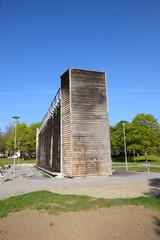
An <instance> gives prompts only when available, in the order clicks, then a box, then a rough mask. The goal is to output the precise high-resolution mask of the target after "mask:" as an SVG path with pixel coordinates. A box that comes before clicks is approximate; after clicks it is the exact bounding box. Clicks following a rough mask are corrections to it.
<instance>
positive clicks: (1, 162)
mask: <svg viewBox="0 0 160 240" xmlns="http://www.w3.org/2000/svg"><path fill="white" fill-rule="evenodd" d="M35 161H36V160H35V159H33V158H32V159H27V160H23V159H22V158H20V159H19V163H20V164H23V163H35ZM13 163H14V158H0V166H5V165H8V164H13ZM16 163H17V164H18V159H16Z"/></svg>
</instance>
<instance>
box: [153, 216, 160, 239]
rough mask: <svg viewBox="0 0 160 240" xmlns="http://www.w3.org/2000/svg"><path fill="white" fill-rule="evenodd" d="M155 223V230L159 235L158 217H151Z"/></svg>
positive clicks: (159, 221)
mask: <svg viewBox="0 0 160 240" xmlns="http://www.w3.org/2000/svg"><path fill="white" fill-rule="evenodd" d="M153 219H154V223H155V226H156V227H155V231H156V233H157V234H158V235H159V236H160V219H159V218H158V217H153Z"/></svg>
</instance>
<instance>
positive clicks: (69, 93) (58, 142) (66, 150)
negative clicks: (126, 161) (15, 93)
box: [37, 69, 112, 177]
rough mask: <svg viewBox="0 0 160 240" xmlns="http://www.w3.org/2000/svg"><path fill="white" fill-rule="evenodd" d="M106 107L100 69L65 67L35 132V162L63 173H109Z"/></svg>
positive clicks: (69, 175) (108, 138)
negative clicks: (58, 88)
mask: <svg viewBox="0 0 160 240" xmlns="http://www.w3.org/2000/svg"><path fill="white" fill-rule="evenodd" d="M57 96H58V97H57ZM56 99H57V100H56ZM107 108H108V106H107V95H106V76H105V73H104V72H96V71H87V70H77V69H69V70H68V71H66V72H65V73H64V74H63V75H62V76H61V88H60V91H59V92H58V94H57V95H56V97H55V99H54V100H53V102H52V104H51V106H50V108H49V111H48V112H47V114H46V116H45V118H44V120H43V122H42V126H41V128H40V129H39V130H38V132H37V165H38V166H40V167H42V168H44V169H46V170H49V171H51V172H60V173H62V175H64V176H67V177H82V176H83V177H86V176H110V175H112V166H111V152H110V136H109V126H108V111H107Z"/></svg>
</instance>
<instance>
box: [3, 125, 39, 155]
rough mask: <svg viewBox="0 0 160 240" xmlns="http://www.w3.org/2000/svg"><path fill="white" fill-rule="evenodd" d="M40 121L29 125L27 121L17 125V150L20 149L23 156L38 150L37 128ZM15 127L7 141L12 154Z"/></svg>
mask: <svg viewBox="0 0 160 240" xmlns="http://www.w3.org/2000/svg"><path fill="white" fill-rule="evenodd" d="M39 126H40V123H32V124H31V125H30V126H29V127H28V126H27V124H26V123H24V122H23V123H18V124H17V127H16V143H17V144H16V150H18V148H19V150H20V152H21V156H22V157H24V158H25V157H27V156H30V154H31V152H35V151H36V129H37V128H38V127H39ZM14 134H15V132H14V129H13V130H12V133H11V134H10V137H9V140H8V141H7V147H8V150H9V152H10V154H13V153H14Z"/></svg>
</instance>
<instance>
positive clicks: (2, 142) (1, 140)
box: [0, 124, 13, 155]
mask: <svg viewBox="0 0 160 240" xmlns="http://www.w3.org/2000/svg"><path fill="white" fill-rule="evenodd" d="M12 131H13V126H12V125H11V124H9V125H8V126H7V127H6V129H5V132H2V131H1V130H0V153H1V154H2V155H5V153H6V150H7V141H8V139H9V137H10V134H11V133H12Z"/></svg>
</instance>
